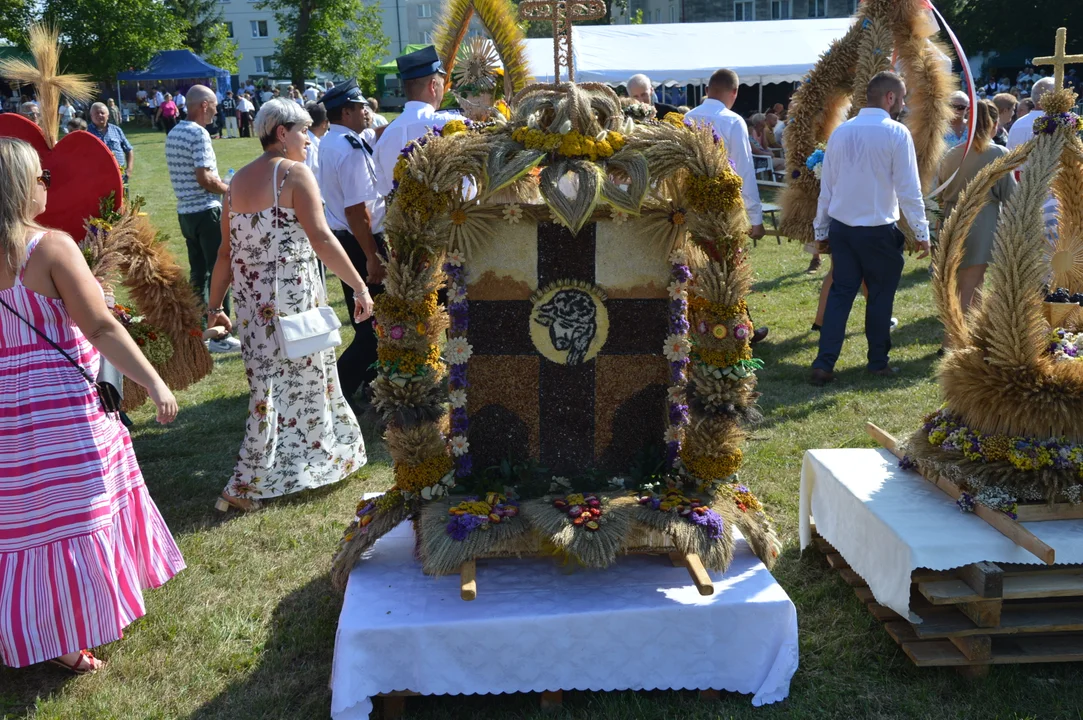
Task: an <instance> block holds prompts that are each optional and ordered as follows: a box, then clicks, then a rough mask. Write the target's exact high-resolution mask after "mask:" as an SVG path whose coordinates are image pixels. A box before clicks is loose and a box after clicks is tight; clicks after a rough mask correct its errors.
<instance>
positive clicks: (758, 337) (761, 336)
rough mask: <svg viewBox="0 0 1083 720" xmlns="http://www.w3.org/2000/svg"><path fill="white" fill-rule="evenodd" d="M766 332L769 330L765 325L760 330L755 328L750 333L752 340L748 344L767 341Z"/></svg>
mask: <svg viewBox="0 0 1083 720" xmlns="http://www.w3.org/2000/svg"><path fill="white" fill-rule="evenodd" d="M768 332H769V330H768V329H767V326H766V325H765V326H763V327H761V328H756V330H755V332H753V333H752V339H751V340H750V341H749V342H750V343H751V344H753V345H755V344H756V343H758V342H763V341H764V340H766V339H767V333H768Z"/></svg>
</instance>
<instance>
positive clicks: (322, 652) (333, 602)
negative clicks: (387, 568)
mask: <svg viewBox="0 0 1083 720" xmlns="http://www.w3.org/2000/svg"><path fill="white" fill-rule="evenodd" d="M341 607H342V597H341V596H340V595H339V594H338V593H336V592H334V591H333V590H332V588H331V578H330V573H323V574H322V575H320V576H318V577H316V578H313V579H312V580H310V581H309V582H308V583H307V584H305V585H303V586H301V587H299V588H297V589H296V590H294V591H293V592H291V593H290V594H289V595H287V596H286V597H285V598H283V599H282V601H281V602H279V604H278V605H277V606H276V607H275V610H274V613H273V616H272V618H271V624H270V630H269V634H268V636H267V639H266V641H265V642H264V643H263V648H262V652H261V654H260V657H259V661H258V663H259V664H258V666H257V667H256V669H255V670H253V671H251V672H249V673H248V674H247V675H246V676H245V677H244V679H243V680H239V681H236V682H233V683H230V684H229V685H228V686H226V687H225V689H223V690H222V691H221V692H220V693H219V694H218V695H217V696H215V697H214V698H213V699H211V700H210V701H208V702H206V703H204V704H203V705H202V706H200V707H199V708H197V709H196V710H195V711H194V712H192V713H191V714H190V715H188V716H187V717H188V718H189V720H212V719H213V720H233V719H234V718H238V717H261V718H305V719H307V718H317V717H328V716H329V715H330V714H331V692H330V689H329V687H328V682H329V679H330V677H331V662H332V659H333V656H334V648H335V628H336V626H337V624H338V615H339V611H340V610H341Z"/></svg>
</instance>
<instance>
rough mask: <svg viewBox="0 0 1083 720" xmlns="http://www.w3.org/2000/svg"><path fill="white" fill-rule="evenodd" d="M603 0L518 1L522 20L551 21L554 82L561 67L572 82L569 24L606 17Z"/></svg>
mask: <svg viewBox="0 0 1083 720" xmlns="http://www.w3.org/2000/svg"><path fill="white" fill-rule="evenodd" d="M605 13H606V9H605V3H604V2H603V1H602V0H524V1H523V2H521V3H519V17H520V19H522V20H548V21H550V22H552V23H553V81H554V82H556V83H559V82H560V68H561V66H562V65H563V66H564V67H566V68H568V82H575V58H574V57H573V56H572V23H576V22H583V21H584V20H597V19H598V18H602V17H605Z"/></svg>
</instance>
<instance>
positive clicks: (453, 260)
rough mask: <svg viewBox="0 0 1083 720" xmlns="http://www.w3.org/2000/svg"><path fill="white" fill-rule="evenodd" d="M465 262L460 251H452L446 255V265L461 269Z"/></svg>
mask: <svg viewBox="0 0 1083 720" xmlns="http://www.w3.org/2000/svg"><path fill="white" fill-rule="evenodd" d="M464 262H466V257H465V256H464V255H463V253H462V251H461V250H452V251H451V252H449V253H448V254H447V263H448V265H454V266H455V267H461V266H462V264H463V263H464Z"/></svg>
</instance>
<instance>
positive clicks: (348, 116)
mask: <svg viewBox="0 0 1083 720" xmlns="http://www.w3.org/2000/svg"><path fill="white" fill-rule="evenodd" d="M323 106H324V108H326V110H327V119H328V120H330V122H331V124H330V127H329V128H328V131H327V134H326V135H325V136H324V137H323V138H321V139H320V145H319V169H318V173H317V175H316V179H317V181H318V182H319V185H320V192H321V193H322V194H323V200H324V214H325V215H326V216H327V224H328V225H330V226H331V232H333V233H334V234H335V237H337V238H338V240H339V242H341V243H342V247H343V249H344V250H345V251H346V254H347V255H348V256H349V258H350V262H352V263H353V266H354V267H355V268H356V269H357V272H358V273H359V274H360V275H361V277H362V278H363V279H364V280H365V283H366V284H367V285H368V286H369V291H370V293H371V294H372V295H373V296H374V297H375V296H376V295H379V294H380V293H382V292H383V291H384V289H383V285H382V283H383V279H384V274H385V271H384V267H383V264H382V261H381V257H382V256H383V255H384V253H385V250H384V246H383V229H384V213H385V207H384V199H383V197H382V196H381V195H380V193H378V192H377V190H376V173H375V168H374V165H373V158H372V146H371V144H370V143H369V142H368V140H367V138H366V137H363V136H362V131H364V130H365V128H367V127H368V125H369V123H370V122H371V118H370V116H369V109H368V103H367V102H366V101H365V97H364V96H363V95H362V94H361V91H360V90H359V89H358V87H357V81H356V80H347V81H345V82H342V83H339V84H338V85H336V86H334V87H333V88H331V89H330V90H328V91H327V94H326V95H324V96H323ZM313 120H315V118H313ZM368 137H371V135H369V136H368ZM342 292H343V294H344V295H345V297H346V307H353V288H351V287H350V286H349V285H347V284H346V283H345V282H343V283H342ZM351 322H352V320H351ZM353 327H354V339H353V342H352V343H351V344H350V347H348V348H346V350H345V352H343V353H342V356H341V357H340V358H339V360H338V375H339V381H340V382H341V383H342V392H343V394H344V395H345V396H346V399H347V400H349V401H350V402H351V403H352V402H353V396H354V394H355V393H356V392H357V391H358V390H359V389H360V388H361V387H363V386H364V387H368V384H369V383H370V382H372V381H373V380H375V379H376V371H375V370H374V369H372V364H373V363H375V362H376V331H375V329H374V327H373V324H372V319H371V318H369V319H368V320H366V321H365V322H363V323H353ZM357 410H358V409H357V408H355V412H357Z"/></svg>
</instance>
